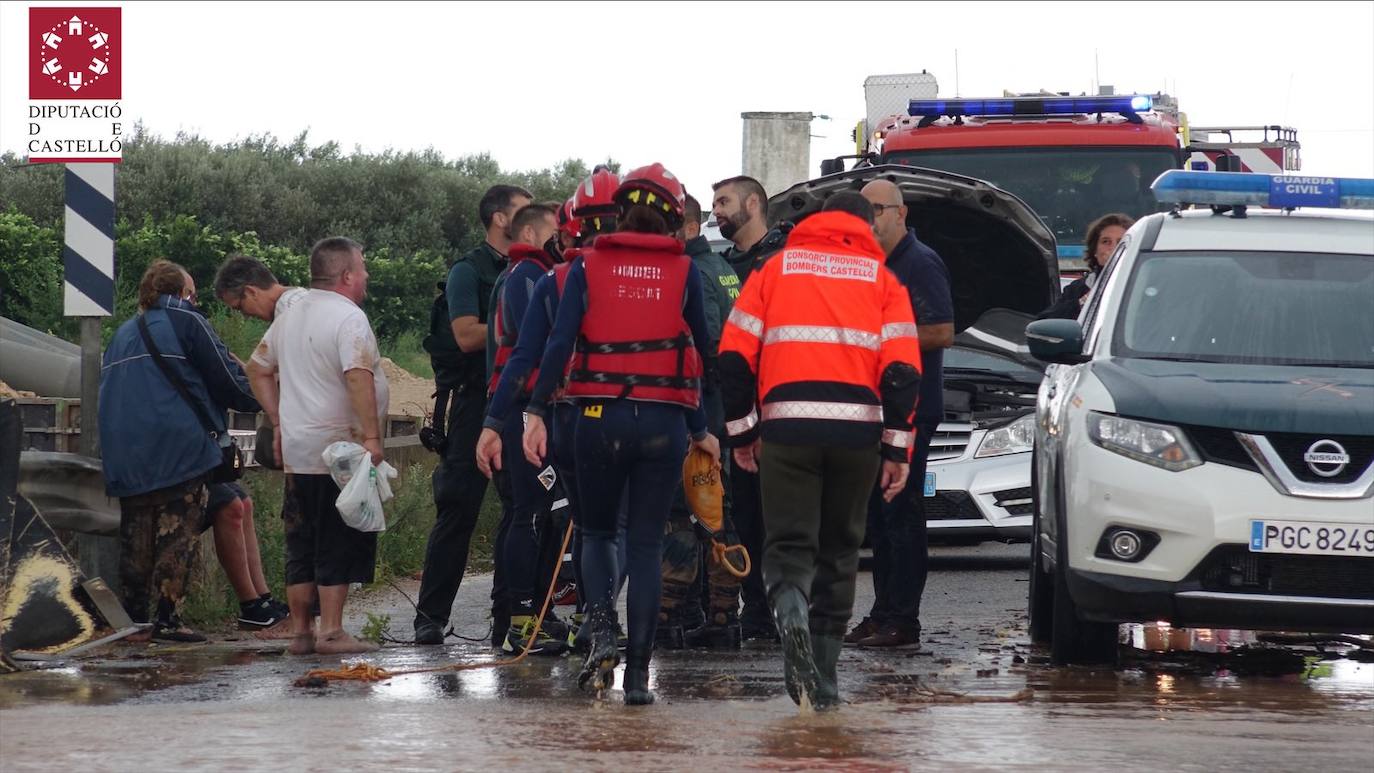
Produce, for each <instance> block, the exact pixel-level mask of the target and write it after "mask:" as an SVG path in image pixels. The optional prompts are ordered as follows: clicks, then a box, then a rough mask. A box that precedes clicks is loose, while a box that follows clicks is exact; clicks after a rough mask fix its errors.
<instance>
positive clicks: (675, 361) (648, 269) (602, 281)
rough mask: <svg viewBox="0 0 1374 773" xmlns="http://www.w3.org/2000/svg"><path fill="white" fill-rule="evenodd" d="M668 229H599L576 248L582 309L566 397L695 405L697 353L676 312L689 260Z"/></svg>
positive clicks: (698, 377) (684, 288)
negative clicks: (583, 288) (583, 284)
mask: <svg viewBox="0 0 1374 773" xmlns="http://www.w3.org/2000/svg"><path fill="white" fill-rule="evenodd" d="M682 250H683V247H682V242H680V241H678V240H677V239H674V238H672V237H669V236H655V235H652V234H638V233H616V234H607V235H605V236H598V237H597V238H596V241H595V243H594V244H593V245H592V247H591V248H590V249H588V250H585V251H584V252H583V253H582V265H583V270H584V271H585V272H586V275H587V310H586V314H585V315H584V316H583V318H582V329H581V331H580V332H579V334H578V338H577V345H576V347H575V349H574V354H573V359H572V362H571V364H570V366H569V369H568V390H567V396H568V397H600V398H608V399H620V398H626V399H630V400H643V401H648V402H661V403H672V404H674V405H682V406H685V407H688V408H695V407H696V406H697V404H698V403H699V402H700V399H701V395H700V385H701V376H702V362H701V355H700V353H699V352H697V348H696V345H695V344H694V343H693V341H692V332H691V329H690V328H689V327H688V326H687V322H686V320H684V319H683V317H682V309H683V306H684V305H685V304H686V293H687V276H688V272H689V271H691V270H693V269H692V261H691V259H690V258H688V257H687V256H686V255H684V254H683V251H682Z"/></svg>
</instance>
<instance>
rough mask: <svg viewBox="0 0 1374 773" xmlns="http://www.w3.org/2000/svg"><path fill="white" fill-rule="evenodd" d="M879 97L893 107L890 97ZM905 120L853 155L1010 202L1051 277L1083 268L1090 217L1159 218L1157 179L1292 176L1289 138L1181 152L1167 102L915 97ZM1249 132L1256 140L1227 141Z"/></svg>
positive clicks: (858, 136) (1222, 133)
mask: <svg viewBox="0 0 1374 773" xmlns="http://www.w3.org/2000/svg"><path fill="white" fill-rule="evenodd" d="M875 77H878V76H875ZM892 77H895V76H892ZM912 77H913V78H919V77H924V78H925V79H927V80H928V81H929V82H925V83H922V84H921V87H922V88H923V89H925V91H924V93H923V94H922V95H921V96H923V97H924V96H926V95H929V94H930V93H932V92H933V91H934V83H933V78H932V77H930V76H912ZM866 85H867V84H866ZM913 93H914V92H913ZM885 96H886V98H887V99H888V100H889V101H888V104H891V96H892V95H891V94H887V95H885ZM889 109H890V108H889ZM870 112H871V111H870ZM906 113H907V114H906V115H888V116H886V117H884V118H877V119H874V118H872V117H870V118H869V119H868V120H866V121H864V122H862V123H861V124H860V126H859V128H858V129H856V131H855V140H856V143H857V150H858V153H857V155H856V156H854V157H853V158H857V159H859V164H860V165H865V164H874V165H879V164H900V165H905V166H913V167H924V168H928V169H938V170H941V171H946V172H954V173H956V174H960V175H965V176H967V177H974V178H977V179H980V180H986V181H988V182H990V183H992V184H993V185H995V186H997V187H998V188H1001V189H1003V190H1006V191H1009V192H1011V193H1013V194H1015V195H1017V196H1019V197H1020V198H1021V199H1023V200H1024V201H1025V202H1026V203H1027V204H1029V205H1030V207H1031V209H1032V210H1034V211H1035V212H1036V213H1037V214H1038V215H1039V216H1040V218H1041V219H1042V220H1044V222H1045V224H1046V225H1047V226H1049V228H1050V231H1051V232H1053V234H1054V237H1055V240H1056V242H1057V244H1058V248H1057V249H1058V255H1059V259H1060V266H1061V269H1064V270H1069V271H1072V270H1073V269H1076V268H1081V267H1082V263H1081V259H1082V257H1083V252H1084V249H1083V236H1084V231H1085V230H1086V229H1087V226H1088V224H1089V223H1091V222H1092V221H1093V220H1094V219H1096V218H1098V217H1100V216H1102V215H1104V214H1107V213H1110V212H1123V213H1125V214H1128V215H1130V216H1132V217H1134V218H1137V219H1139V218H1141V217H1144V216H1145V215H1148V214H1150V213H1152V212H1157V211H1161V210H1163V209H1167V207H1166V206H1163V205H1160V204H1159V203H1158V202H1156V201H1155V197H1154V195H1153V193H1151V191H1150V184H1151V183H1152V182H1153V181H1154V180H1155V178H1156V177H1158V176H1159V175H1160V174H1161V173H1163V172H1164V171H1166V170H1169V169H1180V168H1193V169H1220V170H1223V171H1252V170H1253V171H1265V172H1275V173H1277V172H1282V171H1288V170H1295V169H1297V168H1298V167H1299V160H1298V147H1299V146H1298V142H1297V137H1296V132H1294V131H1293V130H1292V129H1282V128H1280V127H1235V128H1226V127H1209V128H1206V129H1198V130H1196V133H1197V134H1198V135H1199V136H1198V139H1199V140H1200V142H1198V143H1196V145H1194V144H1192V143H1190V141H1189V130H1188V126H1187V118H1186V116H1185V115H1184V114H1182V113H1181V112H1179V111H1178V109H1177V103H1176V102H1175V101H1174V100H1173V99H1172V98H1171V97H1169V96H1168V95H1167V94H1156V95H1143V94H1125V95H1115V94H1105V95H1100V96H1077V97H1075V96H1068V95H1065V94H1050V93H1042V94H1030V95H1012V96H1005V97H1001V98H994V99H938V98H913V99H910V100H908V101H907V110H906ZM1255 129H1258V130H1259V131H1262V132H1263V137H1262V138H1252V137H1249V136H1243V137H1242V138H1241V139H1240V140H1237V139H1236V138H1235V137H1234V136H1233V133H1235V132H1246V133H1251V134H1253V131H1252V130H1255ZM843 168H844V164H843V158H839V159H831V160H828V161H826V162H825V163H823V164H822V170H821V171H822V173H823V174H830V173H834V172H839V171H843Z"/></svg>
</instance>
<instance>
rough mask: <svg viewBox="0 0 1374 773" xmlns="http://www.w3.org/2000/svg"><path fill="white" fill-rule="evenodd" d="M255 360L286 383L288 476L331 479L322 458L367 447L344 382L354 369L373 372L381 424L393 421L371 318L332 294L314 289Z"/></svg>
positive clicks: (283, 410)
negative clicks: (347, 444)
mask: <svg viewBox="0 0 1374 773" xmlns="http://www.w3.org/2000/svg"><path fill="white" fill-rule="evenodd" d="M253 360H254V361H255V362H257V363H258V365H260V366H262V367H265V368H268V369H271V370H275V371H277V373H278V376H279V379H280V391H281V397H280V408H279V411H280V414H281V430H282V463H283V467H284V469H285V470H286V471H287V472H293V473H298V474H304V475H324V474H327V473H328V472H329V470H328V468H327V467H326V466H325V463H324V459H323V458H322V457H321V454H323V453H324V449H325V448H327V447H328V446H329V444H330V443H334V442H336V441H340V440H350V441H353V442H355V443H362V441H363V431H362V422H361V421H359V420H358V418H357V416H355V415H354V413H353V404H352V403H351V402H350V401H349V398H348V386H347V383H346V381H345V379H344V373H346V372H347V371H350V370H354V369H361V370H366V371H370V372H371V373H372V382H373V386H374V389H375V393H376V396H377V415H378V419H379V421H384V420H385V418H386V411H387V405H388V403H389V401H390V398H391V394H390V389H389V388H388V386H387V382H386V374H385V373H384V372H382V356H381V353H380V352H379V351H378V349H377V339H376V337H375V336H374V335H373V334H372V326H371V325H370V324H369V323H368V321H367V314H366V313H364V312H363V310H362V309H360V308H358V307H357V305H355V304H354V303H353V302H352V301H350V300H349V299H347V298H345V297H344V296H342V295H340V294H338V293H336V292H334V291H332V290H316V289H311V290H309V291H308V292H307V293H306V294H305V295H304V296H303V297H302V298H300V299H299V300H297V301H296V302H295V303H294V304H292V309H291V313H290V314H284V315H282V316H281V317H280V318H278V319H276V320H275V321H273V323H272V326H271V327H269V328H268V329H267V334H266V335H265V336H263V339H262V342H261V343H260V344H258V348H257V349H256V350H255V351H254V352H253ZM379 427H380V425H379Z"/></svg>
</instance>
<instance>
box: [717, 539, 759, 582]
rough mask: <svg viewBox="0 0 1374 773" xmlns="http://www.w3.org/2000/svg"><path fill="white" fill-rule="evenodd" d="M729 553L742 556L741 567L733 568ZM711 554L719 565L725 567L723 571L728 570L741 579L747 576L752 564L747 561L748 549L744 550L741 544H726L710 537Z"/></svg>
mask: <svg viewBox="0 0 1374 773" xmlns="http://www.w3.org/2000/svg"><path fill="white" fill-rule="evenodd" d="M731 553H738V554H740V555H741V556H743V557H744V568H743V569H736V568H735V565H734V563H732V562H731V561H730V559H729V555H730V554H731ZM711 555H712V556H714V557H715V559H716V562H717V563H719V564H720V565H721V566H723V567H725V571H727V572H729V573H730V574H733V575H734V576H736V577H738V578H740V579H741V580H743V579H744V578H745V577H748V576H749V570H750V569H751V568H752V566H753V565H752V564H751V563H749V551H748V550H746V549H745V547H744V546H743V545H726V544H723V543H721V542H720V541H718V540H715V539H712V540H711Z"/></svg>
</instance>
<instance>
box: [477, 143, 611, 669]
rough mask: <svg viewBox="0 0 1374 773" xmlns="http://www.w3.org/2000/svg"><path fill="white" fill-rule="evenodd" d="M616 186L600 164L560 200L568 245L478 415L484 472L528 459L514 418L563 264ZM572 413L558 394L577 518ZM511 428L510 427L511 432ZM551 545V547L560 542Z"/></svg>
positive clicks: (572, 635)
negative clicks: (484, 412) (483, 413)
mask: <svg viewBox="0 0 1374 773" xmlns="http://www.w3.org/2000/svg"><path fill="white" fill-rule="evenodd" d="M618 187H620V177H619V176H617V175H616V174H615V173H614V172H612V171H610V170H609V169H605V168H599V169H598V170H597V171H595V172H593V173H592V175H591V176H590V177H588V178H587V179H586V180H584V181H583V182H582V184H581V185H579V186H578V188H577V192H576V193H575V194H574V195H573V197H572V198H570V199H568V201H567V202H565V203H564V205H563V207H562V209H561V210H560V215H559V223H558V232H559V241H560V244H562V245H570V246H567V247H566V248H565V249H564V251H563V254H562V257H563V262H560V263H557V264H556V265H554V266H553V269H552V270H551V271H549V272H548V273H546V274H545V275H544V276H543V277H540V278H539V280H538V281H537V282H535V284H534V288H533V290H531V292H530V295H529V302H528V307H527V309H526V311H525V313H524V315H523V319H522V321H521V322H520V328H519V333H518V335H516V336H515V337H514V340H513V344H514V345H513V346H511V347H509V348H505V347H499V348H498V349H497V354H496V369H497V375H496V378H495V380H494V383H493V386H492V397H491V401H490V408H489V410H488V412H487V418H486V420H485V421H484V422H483V431H482V435H481V437H480V438H479V439H478V441H477V466H478V467H479V468H480V469H481V470H482V471H483V472H484V473H485V474H486V475H487V476H488V477H490V476H491V475H492V472H493V470H500V469H502V468H503V466H504V463H506V462H507V460H511V461H510V462H509V463H510V464H512V465H513V466H514V465H516V464H517V463H516V462H515V461H514V460H513V459H511V457H508V456H507V454H510V453H514V454H516V455H518V456H519V461H518V465H528V462H526V461H525V459H524V452H523V449H522V447H521V436H522V435H521V433H523V428H524V423H523V421H521V422H520V423H519V424H514V423H512V420H513V419H515V418H521V413H522V412H523V411H524V410H525V406H526V404H527V403H528V399H529V393H530V390H531V389H532V388H533V386H534V382H535V381H536V380H537V379H538V377H539V371H538V365H539V360H540V359H541V358H542V357H543V356H544V346H545V344H546V342H547V341H548V337H549V331H550V330H552V329H553V322H554V318H555V316H556V315H557V314H558V302H559V299H560V298H562V296H563V287H564V284H565V283H566V281H567V277H568V269H569V268H570V267H571V265H572V262H573V261H576V260H577V259H578V257H579V256H580V255H581V246H582V245H584V244H586V243H588V242H590V241H591V240H592V239H593V238H595V237H596V236H597V235H599V234H602V233H609V232H611V231H613V230H614V229H615V201H614V199H613V196H614V194H615V190H616V188H618ZM517 404H518V405H517ZM575 415H576V410H575V406H572V405H571V404H569V403H566V402H563V401H562V398H561V396H560V397H559V398H558V400H557V401H556V402H555V404H554V406H553V420H552V421H553V425H554V428H553V432H552V435H553V437H552V446H553V467H554V470H555V471H556V475H557V480H559V481H561V486H559V487H558V488H559V489H560V490H561V493H562V495H563V496H564V497H566V498H567V499H568V511H569V515H570V517H572V519H573V522H574V524H576V522H577V485H576V475H575V471H574V469H573V462H572V457H573V453H572V436H573V427H574V423H573V420H574V417H575ZM512 429H513V430H514V432H513V433H512V432H510V430H512ZM505 435H509V438H507V440H506V442H503V436H505ZM573 535H574V538H573V544H572V553H573V561H572V564H573V572H574V575H575V576H576V578H577V579H576V587H577V589H578V608H577V611H576V612H574V613H573V615H572V617H571V619H570V621H569V625H568V629H569V630H568V633H567V646H569V647H572V646H573V645H574V642H575V641H577V639H576V635H577V631H578V629H579V628H580V626H581V624H582V619H583V611H584V609H585V598H584V594H583V593H582V588H583V587H584V586H583V583H582V580H581V574H582V570H581V562H580V560H579V559H580V558H581V555H582V546H581V542H582V530H581V527H580V526H576V527H575V530H574V532H573ZM553 536H554V537H555V539H553V540H550V541H551V542H559V541H560V540H559V539H557V538H556V537H557V535H553ZM554 547H555V549H556V547H557V546H556V545H555V546H554ZM544 560H545V563H550V562H551V558H550V556H549V555H548V554H547V553H545V554H544ZM546 580H547V578H544V580H541V582H540V585H541V586H542V585H543V583H544V582H545V581H546Z"/></svg>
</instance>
